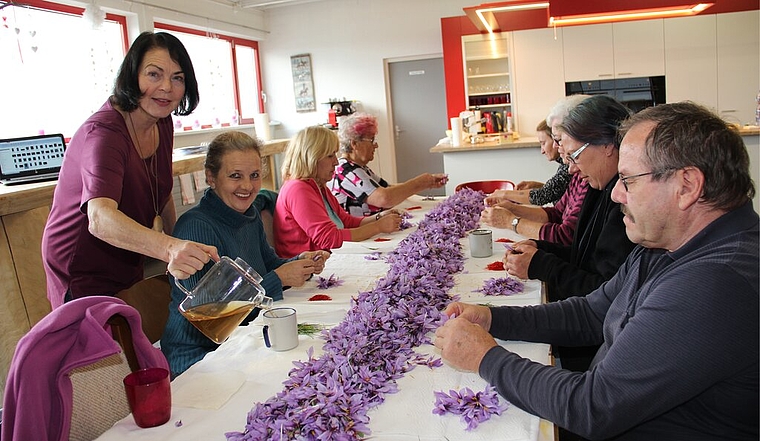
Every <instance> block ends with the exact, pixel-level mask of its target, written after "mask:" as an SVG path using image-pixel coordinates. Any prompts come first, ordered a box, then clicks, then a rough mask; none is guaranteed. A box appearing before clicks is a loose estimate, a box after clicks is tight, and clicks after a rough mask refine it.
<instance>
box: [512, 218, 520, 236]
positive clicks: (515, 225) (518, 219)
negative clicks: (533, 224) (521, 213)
mask: <svg viewBox="0 0 760 441" xmlns="http://www.w3.org/2000/svg"><path fill="white" fill-rule="evenodd" d="M519 223H520V218H519V217H517V216H515V218H514V219H512V229H513V230H515V233H517V224H519Z"/></svg>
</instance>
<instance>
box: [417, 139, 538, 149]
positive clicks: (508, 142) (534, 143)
mask: <svg viewBox="0 0 760 441" xmlns="http://www.w3.org/2000/svg"><path fill="white" fill-rule="evenodd" d="M495 137H496V136H495V135H493V136H492V135H487V136H486V139H489V138H495ZM531 147H540V144H539V142H538V138H536V137H535V136H527V137H521V138H519V139H512V138H511V137H509V138H507V137H504V136H499V139H498V140H497V141H488V142H481V143H477V144H471V143H462V145H461V146H459V147H453V146H451V145H437V146H435V147H433V148H431V149H430V152H431V153H457V152H473V151H482V150H502V149H523V148H531Z"/></svg>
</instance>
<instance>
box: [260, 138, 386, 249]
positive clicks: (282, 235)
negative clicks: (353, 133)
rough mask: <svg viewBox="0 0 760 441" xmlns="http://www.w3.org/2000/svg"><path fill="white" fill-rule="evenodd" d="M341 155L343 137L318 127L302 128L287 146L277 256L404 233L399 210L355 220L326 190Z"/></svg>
mask: <svg viewBox="0 0 760 441" xmlns="http://www.w3.org/2000/svg"><path fill="white" fill-rule="evenodd" d="M337 152H338V136H337V135H336V134H335V133H334V132H333V131H331V130H329V129H326V128H324V127H319V126H314V127H307V128H305V129H303V130H301V131H300V132H298V134H296V136H295V137H293V139H292V140H291V141H290V144H288V147H287V149H286V150H285V159H284V161H283V164H282V178H283V181H284V183H283V185H282V188H281V189H280V194H279V196H278V197H277V205H276V208H275V213H274V235H275V249H276V251H277V254H278V255H280V256H283V257H287V256H295V255H298V254H299V253H301V252H303V251H316V250H329V249H332V248H340V247H341V246H342V245H343V242H344V241H354V242H358V241H362V240H365V239H369V238H370V237H372V236H374V235H376V234H380V233H391V232H393V231H397V230H398V229H399V225H400V224H401V216H399V214H398V213H396V212H393V211H390V212H384V213H378V214H376V215H373V216H368V217H356V216H351V215H349V214H348V213H346V212H345V211H344V210H343V209H342V208H341V206H340V204H339V203H338V201H337V199H335V196H333V195H332V193H331V192H330V191H329V190H328V189H327V187H326V184H327V182H328V181H330V180H331V179H332V177H333V171H334V170H335V166H336V165H337V164H338V158H337Z"/></svg>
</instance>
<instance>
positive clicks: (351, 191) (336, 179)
mask: <svg viewBox="0 0 760 441" xmlns="http://www.w3.org/2000/svg"><path fill="white" fill-rule="evenodd" d="M387 186H388V183H387V182H386V181H385V179H383V178H381V177H380V176H378V175H377V174H376V173H375V172H373V171H372V169H371V168H369V167H367V166H366V165H365V166H361V165H359V164H357V163H355V162H352V161H350V160H348V159H346V158H340V159H339V160H338V165H337V166H336V167H335V174H333V178H332V180H331V181H330V182H328V183H327V188H329V189H330V191H331V192H332V194H333V195H335V197H336V198H337V199H338V202H339V203H340V206H341V207H343V209H344V210H346V211H347V212H348V214H350V215H351V216H357V217H364V216H369V215H371V214H375V213H378V212H380V211H382V209H383V207H375V206H374V205H369V204H368V203H367V198H368V197H369V195H371V194H372V192H373V191H375V189H376V188H378V187H387Z"/></svg>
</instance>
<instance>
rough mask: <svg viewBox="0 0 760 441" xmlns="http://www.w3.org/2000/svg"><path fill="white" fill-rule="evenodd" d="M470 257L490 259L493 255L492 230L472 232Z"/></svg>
mask: <svg viewBox="0 0 760 441" xmlns="http://www.w3.org/2000/svg"><path fill="white" fill-rule="evenodd" d="M469 236H470V255H471V256H472V257H490V256H491V254H493V235H492V233H491V230H472V231H470V234H469Z"/></svg>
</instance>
